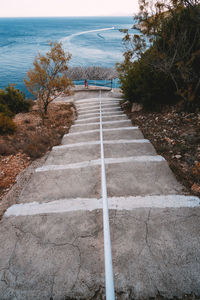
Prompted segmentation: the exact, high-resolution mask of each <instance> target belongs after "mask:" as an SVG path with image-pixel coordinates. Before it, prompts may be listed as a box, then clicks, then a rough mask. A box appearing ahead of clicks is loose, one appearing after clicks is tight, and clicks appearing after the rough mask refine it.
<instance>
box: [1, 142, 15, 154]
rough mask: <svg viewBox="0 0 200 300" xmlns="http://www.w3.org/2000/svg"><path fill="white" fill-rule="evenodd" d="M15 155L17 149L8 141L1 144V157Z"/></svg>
mask: <svg viewBox="0 0 200 300" xmlns="http://www.w3.org/2000/svg"><path fill="white" fill-rule="evenodd" d="M13 153H15V149H14V148H13V146H12V145H10V144H9V145H8V144H7V143H6V141H3V142H1V143H0V155H10V154H13Z"/></svg>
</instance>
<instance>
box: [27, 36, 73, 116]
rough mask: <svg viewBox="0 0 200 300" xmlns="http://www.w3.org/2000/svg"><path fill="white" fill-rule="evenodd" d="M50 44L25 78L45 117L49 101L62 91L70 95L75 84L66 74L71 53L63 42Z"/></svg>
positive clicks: (37, 58)
mask: <svg viewBox="0 0 200 300" xmlns="http://www.w3.org/2000/svg"><path fill="white" fill-rule="evenodd" d="M49 45H50V51H49V52H47V53H46V54H45V55H41V54H39V55H38V56H37V57H36V59H35V61H34V63H33V66H34V68H33V70H29V71H28V72H27V77H28V80H27V79H24V81H25V84H26V87H27V89H28V90H29V91H30V92H31V93H32V94H33V95H34V96H35V97H36V98H37V101H38V104H39V109H40V112H41V115H42V117H43V118H44V116H45V115H46V114H47V109H48V105H49V103H51V102H52V101H53V100H54V99H55V98H56V97H58V96H59V95H61V94H62V93H64V94H66V95H69V94H70V88H71V87H72V86H73V82H72V80H71V79H69V78H67V76H66V75H65V72H66V71H67V70H68V66H67V63H68V61H69V60H70V59H71V54H69V53H68V54H67V55H66V54H65V52H64V50H63V49H62V44H61V43H56V42H50V44H49Z"/></svg>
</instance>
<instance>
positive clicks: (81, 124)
mask: <svg viewBox="0 0 200 300" xmlns="http://www.w3.org/2000/svg"><path fill="white" fill-rule="evenodd" d="M76 123H77V122H76ZM118 123H128V124H130V125H131V121H130V120H116V121H104V122H102V124H118ZM91 125H100V122H89V123H80V124H75V125H72V126H71V127H82V126H91Z"/></svg>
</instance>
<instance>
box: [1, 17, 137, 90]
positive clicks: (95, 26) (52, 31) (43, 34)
mask: <svg viewBox="0 0 200 300" xmlns="http://www.w3.org/2000/svg"><path fill="white" fill-rule="evenodd" d="M134 23H135V22H134V19H133V17H59V18H55V17H54V18H53V17H51V18H49V17H46V18H0V88H1V89H2V88H5V87H6V86H7V85H8V84H15V85H16V87H17V88H19V89H20V90H21V91H24V92H25V93H26V94H27V95H28V92H27V90H26V88H25V84H24V78H26V74H27V71H28V70H29V69H30V68H32V67H33V61H34V59H35V57H36V56H37V55H38V53H41V54H44V53H46V52H47V51H48V50H49V42H50V41H57V42H62V45H63V48H64V49H65V51H66V52H69V53H71V54H72V58H71V60H70V63H69V66H94V65H95V66H103V67H114V66H115V64H116V63H117V62H121V61H122V60H123V52H124V51H125V48H124V45H123V43H122V38H123V36H124V34H123V33H121V32H120V31H119V30H120V29H129V30H130V31H134V29H132V26H133V24H134Z"/></svg>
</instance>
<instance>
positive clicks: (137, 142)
mask: <svg viewBox="0 0 200 300" xmlns="http://www.w3.org/2000/svg"><path fill="white" fill-rule="evenodd" d="M103 143H104V144H108V145H109V144H111V145H113V144H114V145H115V144H150V141H149V140H146V139H138V140H125V139H124V140H116V141H115V140H110V141H105V140H104V142H103Z"/></svg>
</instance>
